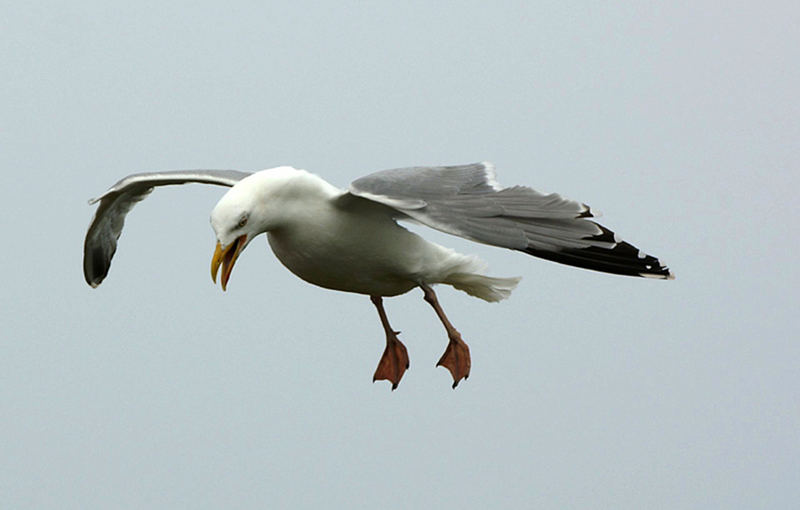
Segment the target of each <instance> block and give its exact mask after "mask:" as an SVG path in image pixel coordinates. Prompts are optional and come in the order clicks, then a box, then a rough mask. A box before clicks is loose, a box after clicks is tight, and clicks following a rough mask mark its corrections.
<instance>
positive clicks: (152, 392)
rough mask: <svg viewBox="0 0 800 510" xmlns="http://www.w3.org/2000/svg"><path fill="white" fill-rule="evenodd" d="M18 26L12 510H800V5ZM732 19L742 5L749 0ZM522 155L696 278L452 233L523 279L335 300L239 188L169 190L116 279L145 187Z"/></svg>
mask: <svg viewBox="0 0 800 510" xmlns="http://www.w3.org/2000/svg"><path fill="white" fill-rule="evenodd" d="M262 3H263V2H252V3H251V2H247V3H236V4H232V5H223V4H222V3H220V2H214V3H205V4H200V5H197V4H196V3H193V4H191V5H189V4H188V3H187V4H181V3H170V4H171V6H170V7H164V6H163V5H162V2H151V3H149V5H145V4H142V3H141V2H136V3H135V4H136V5H137V7H132V5H133V4H132V3H131V2H125V3H115V4H112V3H108V2H97V3H93V2H82V3H80V4H79V5H72V6H65V5H64V4H65V3H64V2H52V3H41V2H17V3H15V4H9V5H8V6H6V7H4V8H3V16H2V19H0V42H1V44H0V67H1V68H2V69H3V79H2V80H0V168H2V171H3V175H4V176H6V180H5V185H4V186H3V187H2V189H1V190H0V193H1V194H2V203H3V206H2V216H1V217H2V220H0V221H2V227H3V233H4V238H5V245H4V250H3V251H2V255H0V257H2V263H3V267H4V269H5V271H4V284H3V292H2V293H0V300H2V301H1V302H0V323H2V333H0V429H1V430H2V433H0V507H2V508H16V509H25V508H59V509H64V508H67V509H69V508H75V509H86V508H104V509H105V508H257V507H258V508H264V507H270V508H281V507H283V508H289V507H292V508H320V507H325V508H336V507H338V508H375V507H377V506H382V507H388V508H392V507H394V508H403V507H406V508H424V507H429V508H430V507H434V506H435V507H436V508H442V509H446V508H459V509H465V508H490V507H493V508H502V507H506V508H521V507H526V508H534V507H535V508H559V509H561V508H614V509H621V508H631V509H634V508H670V509H682V508H748V509H749V508H789V507H791V506H792V505H794V504H796V503H797V501H798V500H800V466H799V465H798V458H800V436H799V435H798V430H800V391H799V390H798V389H799V388H800V385H798V379H799V378H800V370H799V369H798V366H799V365H798V359H800V341H798V338H800V328H799V327H798V318H797V303H798V293H797V290H796V289H797V286H798V284H800V281H798V280H800V278H798V264H797V262H796V260H795V256H796V251H797V248H798V240H797V234H798V226H797V214H798V212H800V211H798V206H797V198H796V193H797V188H798V183H799V182H798V181H800V178H798V175H799V174H798V167H800V152H798V140H800V124H799V122H798V119H800V108H799V107H798V90H800V67H799V66H798V62H800V50H799V48H800V37H798V35H797V34H798V32H797V26H798V23H800V8H799V7H798V6H797V3H796V2H767V3H766V4H765V3H763V2H762V3H761V4H760V5H759V6H758V7H754V6H752V5H751V3H748V2H724V3H723V2H670V3H669V5H659V6H651V5H649V4H646V3H631V2H614V3H612V4H611V5H603V6H601V5H598V3H597V2H587V3H585V4H572V5H567V4H565V3H564V2H560V1H559V2H536V5H532V3H531V2H518V3H512V2H507V3H503V4H502V7H498V6H491V5H490V3H489V2H457V3H456V2H453V3H447V2H436V3H431V2H405V3H403V4H402V5H400V4H399V3H395V4H392V5H389V4H388V3H370V4H366V3H350V2H317V3H307V2H294V3H292V5H291V6H289V5H279V4H268V5H267V6H264V5H261V4H262ZM716 4H718V5H716ZM480 160H490V161H493V162H494V163H495V164H496V166H497V170H498V175H499V180H500V182H501V183H502V184H506V185H512V184H527V185H530V186H533V187H535V188H537V189H539V190H542V191H557V192H559V193H562V194H563V195H565V196H567V197H570V198H574V199H576V200H580V201H583V202H586V203H588V204H590V205H591V206H592V207H593V208H594V209H596V210H600V211H602V212H603V213H604V216H603V218H602V222H603V223H604V224H606V225H608V226H609V227H611V228H613V229H614V230H616V231H617V232H619V233H620V234H621V235H622V236H623V237H624V238H625V239H627V240H629V241H631V242H632V243H634V244H636V245H637V246H639V247H641V248H643V249H644V250H646V251H647V252H649V253H652V254H654V255H656V256H658V257H660V258H661V259H662V260H664V261H666V262H667V263H668V264H669V265H670V267H671V268H672V269H673V270H674V271H675V273H676V274H677V280H675V281H673V282H664V281H646V280H642V279H634V278H624V277H615V276H610V275H603V274H597V273H592V272H588V271H583V270H579V269H575V268H569V267H566V266H560V265H557V264H553V263H549V262H546V261H541V260H538V259H534V258H532V257H528V256H526V255H524V254H520V253H514V252H510V251H505V250H501V249H493V248H489V247H485V246H479V245H474V244H471V243H468V242H466V241H462V240H460V239H455V238H451V237H448V236H445V235H443V234H438V233H435V232H427V233H426V237H429V238H430V239H433V240H436V241H438V242H440V243H443V244H446V245H448V246H451V247H453V248H456V249H458V250H460V251H463V252H467V253H476V254H478V255H480V256H481V257H483V258H484V259H486V260H487V261H488V262H489V263H490V266H491V269H492V271H491V273H492V274H495V275H498V276H515V275H520V276H522V277H523V280H522V283H521V285H520V287H519V288H518V290H517V291H516V292H515V294H514V295H513V296H512V298H511V299H510V300H509V301H505V302H503V303H501V304H496V305H492V304H487V303H484V302H482V301H479V300H476V299H473V298H469V297H468V296H466V295H464V294H462V293H459V292H457V291H455V290H452V289H449V288H447V289H442V290H441V291H440V293H439V295H440V299H441V301H442V303H443V306H444V307H445V309H446V310H447V311H448V313H449V315H450V317H451V319H452V321H453V322H454V323H455V325H456V326H457V327H458V328H459V329H460V330H461V331H462V333H463V335H464V338H465V339H466V340H467V342H468V343H469V345H470V347H471V350H472V355H473V370H472V374H471V377H470V378H469V380H468V381H466V382H465V383H462V384H461V385H460V386H459V388H458V389H457V390H456V391H453V390H451V389H450V381H451V380H450V376H449V374H448V373H447V372H446V371H445V370H444V369H442V368H435V367H434V364H435V362H436V361H437V359H438V357H439V355H440V354H441V352H442V351H443V349H444V347H445V344H446V337H445V335H444V331H443V330H442V329H441V328H440V325H439V323H438V322H437V320H436V317H435V316H434V314H433V313H432V312H431V310H430V309H429V307H428V306H427V304H426V303H424V302H423V300H422V296H421V292H412V293H410V294H407V295H405V296H401V297H398V298H394V299H391V300H388V301H387V303H386V304H387V311H388V313H389V316H390V319H391V320H392V324H393V325H394V326H395V327H396V328H397V329H400V330H401V331H402V332H403V334H402V336H401V338H402V339H403V341H404V342H405V343H406V345H407V346H408V349H409V353H410V356H411V369H410V370H409V372H408V373H407V374H406V376H405V377H404V379H403V381H402V383H401V385H400V388H399V389H398V390H397V391H395V392H393V393H392V392H390V391H389V387H388V383H386V382H379V383H376V384H372V383H371V377H372V372H373V370H374V368H375V365H376V364H377V362H378V359H379V357H380V354H381V352H382V350H383V342H384V339H383V333H382V330H381V327H380V323H379V322H378V318H377V315H376V313H375V310H374V309H373V307H372V305H371V304H370V303H369V300H368V299H367V298H366V297H364V296H357V295H348V294H342V293H335V292H332V291H327V290H322V289H317V288H314V287H311V286H309V285H307V284H305V283H304V282H302V281H300V280H298V279H296V278H295V277H294V276H292V275H291V274H290V273H289V272H288V271H286V270H285V269H284V268H283V267H282V266H280V264H279V263H278V262H277V261H276V260H275V259H274V257H273V256H272V255H271V253H270V252H269V250H268V248H267V246H266V242H265V241H264V240H261V241H259V240H256V241H254V242H253V243H252V244H251V245H250V247H249V248H248V250H247V251H246V252H245V253H244V254H243V256H242V257H241V259H240V260H239V262H238V263H237V266H236V269H235V271H234V273H233V276H232V279H231V282H230V284H229V287H228V292H227V293H224V294H223V293H222V292H221V291H220V289H219V287H215V286H214V285H213V284H212V282H211V279H210V278H209V274H208V266H209V261H210V257H211V254H212V251H213V246H214V237H213V232H212V230H211V228H210V226H209V225H208V214H209V212H210V211H211V208H212V207H213V205H214V204H215V203H216V201H217V200H218V198H219V197H220V196H221V195H222V193H223V192H224V189H223V188H212V187H206V186H200V185H197V186H192V187H182V188H169V189H162V190H158V191H157V192H156V193H154V194H153V195H151V197H150V198H148V199H147V200H146V201H145V202H143V203H142V204H140V205H139V206H138V207H137V208H136V209H135V210H134V211H133V213H132V214H131V216H129V219H128V222H127V226H126V230H125V232H124V233H123V237H122V239H121V242H120V246H119V252H118V253H117V257H116V258H115V260H114V264H113V266H112V268H111V272H110V275H109V277H108V279H107V280H106V282H105V283H104V284H103V285H102V286H101V287H100V288H98V289H96V290H92V289H90V288H89V287H88V286H87V285H86V284H85V283H84V282H83V277H82V274H81V248H82V242H83V235H84V232H85V228H86V226H87V225H88V223H89V221H90V218H91V215H92V214H93V208H91V207H89V206H87V205H86V200H87V199H88V198H90V197H92V196H96V195H98V194H100V193H101V192H103V191H104V190H105V189H106V188H107V187H108V186H110V185H111V184H112V183H113V182H115V181H116V180H117V179H118V178H120V177H122V176H124V175H126V174H128V173H132V172H138V171H148V170H165V169H180V168H236V169H241V170H256V169H260V168H267V167H272V166H278V165H281V164H291V165H293V166H296V167H300V168H305V169H308V170H310V171H312V172H315V173H318V174H319V175H321V176H323V177H325V178H326V179H328V180H329V181H331V182H332V183H334V184H337V185H339V186H343V187H344V186H346V185H347V183H349V182H350V181H351V180H353V179H355V178H357V177H359V176H361V175H364V174H366V173H369V172H371V171H374V170H379V169H384V168H393V167H398V166H408V165H417V164H456V163H467V162H472V161H480Z"/></svg>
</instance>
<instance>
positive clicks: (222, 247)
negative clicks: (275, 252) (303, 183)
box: [211, 167, 305, 290]
mask: <svg viewBox="0 0 800 510" xmlns="http://www.w3.org/2000/svg"><path fill="white" fill-rule="evenodd" d="M301 173H302V174H305V172H303V171H302V170H296V169H294V168H292V167H277V168H270V169H267V170H262V171H260V172H256V173H254V174H251V175H249V176H247V177H245V178H244V179H242V180H241V181H239V182H238V183H236V184H235V185H234V186H233V187H232V188H231V189H230V190H228V192H227V193H226V194H225V195H224V196H223V197H222V198H221V199H220V201H219V202H217V205H216V206H214V209H213V210H212V211H211V227H212V228H213V229H214V233H215V234H216V235H217V246H216V249H215V250H214V256H213V257H212V259H211V279H212V280H213V281H214V283H216V282H217V273H218V272H219V269H220V266H221V267H222V273H221V275H220V281H221V284H222V290H225V289H226V287H227V284H228V279H229V278H230V275H231V271H233V265H234V264H235V263H236V259H237V258H239V255H240V254H241V252H242V250H244V249H245V247H246V246H247V245H248V244H249V243H250V241H252V240H253V238H254V237H256V236H258V235H259V234H262V233H264V232H269V231H270V230H273V229H274V228H276V227H277V226H279V224H280V222H281V221H282V217H283V216H284V211H283V210H282V209H283V207H282V202H284V200H283V198H282V195H283V194H284V193H283V191H284V190H285V189H286V187H287V184H289V183H291V182H293V181H294V180H295V179H296V178H297V176H298V174H301Z"/></svg>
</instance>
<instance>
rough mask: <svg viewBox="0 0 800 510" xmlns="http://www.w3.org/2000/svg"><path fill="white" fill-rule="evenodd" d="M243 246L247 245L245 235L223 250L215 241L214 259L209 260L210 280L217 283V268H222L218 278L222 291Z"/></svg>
mask: <svg viewBox="0 0 800 510" xmlns="http://www.w3.org/2000/svg"><path fill="white" fill-rule="evenodd" d="M245 244H247V236H246V235H242V236H239V237H237V238H236V240H235V241H234V242H232V243H231V244H229V245H228V246H226V247H225V248H223V247H222V246H221V245H220V244H219V241H217V248H216V249H215V250H214V257H212V258H211V279H212V280H213V281H214V283H217V273H218V272H219V266H222V275H221V276H220V282H221V283H222V290H225V287H227V285H228V279H229V278H230V277H231V271H233V264H235V263H236V259H237V258H239V254H240V253H241V252H242V248H244V246H245Z"/></svg>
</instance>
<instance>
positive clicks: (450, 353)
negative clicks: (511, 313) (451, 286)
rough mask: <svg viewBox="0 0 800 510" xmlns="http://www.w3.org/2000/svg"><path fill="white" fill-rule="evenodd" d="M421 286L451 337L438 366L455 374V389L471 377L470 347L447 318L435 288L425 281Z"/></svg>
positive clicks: (426, 298) (426, 299)
mask: <svg viewBox="0 0 800 510" xmlns="http://www.w3.org/2000/svg"><path fill="white" fill-rule="evenodd" d="M420 288H421V289H422V291H423V292H424V293H425V301H427V302H428V303H430V305H431V306H432V307H433V309H434V310H435V311H436V315H438V316H439V320H440V321H442V324H444V329H446V330H447V336H448V338H450V342H449V343H448V344H447V349H445V351H444V354H442V357H441V358H439V362H438V363H436V366H437V367H438V366H442V367H445V368H446V369H447V370H449V371H450V375H452V376H453V389H455V387H456V386H458V383H459V381H461V379H466V378H467V377H469V369H470V366H471V365H472V361H471V360H470V356H469V347H468V346H467V344H466V343H465V342H464V340H462V339H461V333H459V332H458V330H457V329H456V328H455V327H453V325H452V324H450V321H449V320H447V316H446V315H445V314H444V310H442V307H441V305H439V300H438V299H436V293H435V292H433V289H432V288H431V287H430V286H428V285H427V284H424V283H422V284H420Z"/></svg>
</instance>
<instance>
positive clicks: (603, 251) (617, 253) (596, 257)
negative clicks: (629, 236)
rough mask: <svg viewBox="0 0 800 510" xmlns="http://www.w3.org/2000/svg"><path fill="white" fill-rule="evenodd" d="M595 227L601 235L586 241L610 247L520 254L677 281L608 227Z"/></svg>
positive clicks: (659, 262) (663, 267) (579, 265)
mask: <svg viewBox="0 0 800 510" xmlns="http://www.w3.org/2000/svg"><path fill="white" fill-rule="evenodd" d="M595 224H596V223H595ZM596 225H597V226H598V227H599V228H600V229H601V232H600V233H599V234H597V235H595V236H590V237H585V238H584V239H586V240H589V241H596V242H598V243H602V244H604V245H606V246H607V247H603V246H589V247H587V248H562V249H560V250H558V251H550V250H542V249H537V248H536V247H533V246H529V247H527V248H525V249H523V250H520V251H524V252H525V253H527V254H529V255H533V256H535V257H540V258H543V259H547V260H552V261H553V262H558V263H561V264H566V265H570V266H575V267H580V268H583V269H590V270H593V271H600V272H603V273H611V274H619V275H623V276H637V277H642V278H656V279H661V280H674V279H675V275H674V274H673V273H672V271H670V269H669V267H667V266H666V265H665V264H663V263H661V261H659V260H658V259H657V258H656V257H653V256H652V255H647V254H646V253H644V252H643V251H641V250H640V249H638V248H636V247H635V246H633V245H632V244H630V243H627V242H625V241H623V240H621V239H619V238H618V237H617V236H616V234H614V232H612V231H611V230H609V229H607V228H606V227H604V226H602V225H598V224H596Z"/></svg>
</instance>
